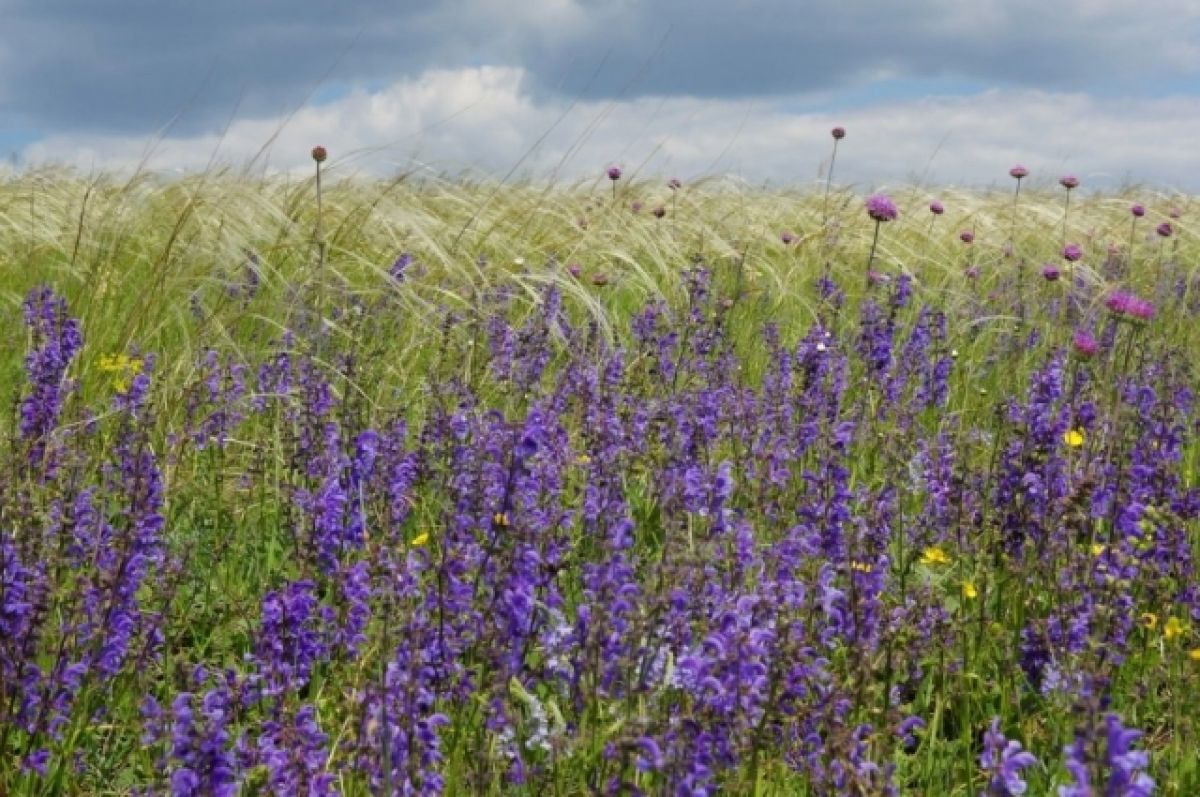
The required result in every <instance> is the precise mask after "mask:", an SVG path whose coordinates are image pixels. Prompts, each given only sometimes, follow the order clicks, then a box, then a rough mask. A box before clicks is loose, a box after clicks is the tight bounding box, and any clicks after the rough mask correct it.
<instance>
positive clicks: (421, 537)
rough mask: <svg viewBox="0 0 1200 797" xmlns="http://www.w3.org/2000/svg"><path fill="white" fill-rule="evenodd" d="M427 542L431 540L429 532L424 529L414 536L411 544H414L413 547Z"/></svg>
mask: <svg viewBox="0 0 1200 797" xmlns="http://www.w3.org/2000/svg"><path fill="white" fill-rule="evenodd" d="M427 542H429V532H428V531H422V532H421V533H420V534H418V535H417V536H415V537H413V538H412V543H411V544H412V545H413V547H416V546H418V545H424V544H425V543H427Z"/></svg>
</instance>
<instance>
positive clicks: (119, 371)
mask: <svg viewBox="0 0 1200 797" xmlns="http://www.w3.org/2000/svg"><path fill="white" fill-rule="evenodd" d="M97 367H98V368H99V369H100V370H101V371H103V372H104V373H106V374H112V375H113V376H112V386H113V389H114V390H116V391H117V392H120V393H123V392H125V391H126V390H128V389H129V384H130V383H131V382H132V381H133V377H134V376H136V375H137V373H138V371H141V370H142V359H141V358H140V357H130V356H129V355H128V354H101V355H100V362H98V363H97Z"/></svg>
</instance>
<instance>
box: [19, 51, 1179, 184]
mask: <svg viewBox="0 0 1200 797" xmlns="http://www.w3.org/2000/svg"><path fill="white" fill-rule="evenodd" d="M805 100H811V98H805V97H791V98H784V99H783V100H781V101H778V102H777V101H764V100H758V101H733V100H710V99H697V98H688V97H667V98H639V99H634V100H628V101H614V102H607V101H594V102H584V103H579V104H577V105H575V106H574V107H569V106H568V104H567V103H566V102H565V101H559V100H554V99H547V100H545V101H541V102H539V101H535V100H534V98H533V95H532V94H531V92H530V91H529V90H528V87H527V75H526V74H525V72H524V71H523V70H522V69H520V68H515V67H480V68H472V69H458V70H430V71H427V72H424V73H423V74H421V75H420V76H418V77H416V78H413V79H407V80H401V81H399V82H396V83H393V84H391V85H389V86H387V87H386V88H384V89H382V90H380V91H377V92H373V93H372V92H367V91H364V90H357V91H354V92H352V93H350V94H349V95H347V96H346V97H343V98H342V99H339V100H337V101H334V102H331V103H328V104H324V105H322V106H320V107H307V108H303V109H301V110H300V111H299V112H297V113H296V114H295V115H294V116H292V117H291V118H290V119H287V120H286V121H285V120H284V119H282V118H269V119H243V120H238V121H236V122H234V123H233V124H232V125H231V126H230V128H229V130H228V132H227V133H226V135H225V136H224V138H222V137H220V136H218V135H215V134H211V135H201V136H194V137H187V138H172V137H167V138H165V139H163V140H161V141H158V142H157V143H155V144H153V150H154V153H153V156H152V157H151V158H150V160H149V166H150V167H151V168H154V169H161V170H172V169H184V170H189V169H200V168H204V167H205V166H206V164H207V163H208V161H209V158H210V157H211V155H212V153H213V152H214V151H217V152H218V160H219V161H220V162H224V163H232V164H234V165H241V164H244V163H246V162H248V161H249V160H250V159H251V158H253V157H254V156H255V155H256V153H258V152H259V150H260V149H261V148H262V147H263V146H264V145H265V144H267V142H268V141H270V140H271V138H272V136H274V135H275V134H276V133H277V132H278V136H277V138H276V139H275V141H274V143H273V144H272V146H271V147H270V153H269V163H270V165H271V166H272V167H273V168H279V169H289V170H290V169H295V170H307V169H309V168H311V162H310V161H309V160H308V152H309V150H310V148H311V147H312V146H313V145H314V144H317V143H320V144H323V145H325V146H326V147H327V148H328V149H329V151H330V153H331V163H330V166H332V167H333V168H334V169H335V170H336V171H340V172H342V173H375V174H382V173H388V172H390V171H393V170H395V169H397V168H404V167H406V166H408V165H410V164H411V163H412V162H414V161H415V162H418V163H422V164H426V165H428V167H429V168H431V169H434V170H436V171H449V172H454V171H458V170H461V169H478V170H483V171H487V172H492V173H504V172H506V171H507V170H508V169H509V168H511V167H512V166H513V165H514V164H516V163H517V162H518V161H519V160H520V159H521V158H523V157H525V156H526V155H527V153H528V152H529V150H530V148H531V147H533V146H534V144H535V142H536V141H537V140H538V139H539V138H540V137H542V136H543V134H546V133H547V131H548V130H551V128H552V127H553V130H552V131H551V132H549V134H548V135H546V138H545V140H544V141H543V142H542V143H541V145H539V146H538V147H537V148H536V149H535V150H534V151H533V152H532V154H529V155H528V157H527V158H526V160H525V162H524V164H523V166H522V171H523V172H524V173H525V174H530V175H532V176H534V177H545V176H549V175H550V174H552V173H554V171H555V169H556V167H557V166H558V165H559V164H560V163H563V162H564V161H565V163H564V168H563V170H562V171H561V172H560V173H559V177H560V178H573V177H578V176H586V177H591V176H595V175H597V174H599V173H600V171H601V170H602V169H603V168H604V167H605V166H607V165H608V164H610V163H613V162H619V163H621V164H622V165H624V166H625V167H626V168H627V169H630V170H632V169H636V168H638V167H643V171H644V172H646V173H653V174H659V175H679V176H681V177H684V178H694V177H696V176H699V175H701V174H709V173H714V172H716V173H730V172H732V173H736V174H739V175H741V176H743V177H746V178H748V179H751V180H755V181H758V180H764V179H769V180H773V181H776V182H785V183H802V182H805V181H810V180H814V179H816V176H817V172H818V168H819V164H821V162H822V161H823V160H824V159H826V158H827V157H828V154H829V147H830V138H829V132H828V131H829V128H830V127H831V126H832V125H834V124H841V125H844V126H845V127H846V128H847V129H848V130H849V135H848V137H847V138H846V139H845V140H844V141H843V142H842V144H841V146H840V148H839V155H838V163H837V174H836V179H837V181H838V182H839V183H843V184H845V183H851V182H853V183H859V184H862V185H863V186H864V187H866V186H869V185H877V184H881V183H887V182H909V181H911V180H913V179H915V178H917V177H920V176H922V174H923V173H925V172H926V167H927V165H928V171H927V173H925V174H924V181H925V182H926V183H929V184H935V185H936V184H980V183H989V182H992V181H996V182H999V183H1002V184H1004V185H1006V186H1007V169H1008V167H1009V166H1010V165H1012V164H1013V163H1015V162H1018V161H1020V162H1022V163H1024V164H1025V165H1026V166H1028V167H1029V168H1030V169H1031V171H1032V173H1033V177H1034V178H1038V177H1041V178H1044V179H1047V180H1051V179H1053V178H1055V177H1057V176H1058V174H1059V173H1061V172H1065V171H1071V172H1074V173H1076V174H1078V175H1079V176H1080V177H1081V178H1082V179H1083V180H1084V184H1085V186H1096V187H1099V186H1102V185H1107V186H1111V185H1115V184H1118V183H1120V182H1121V181H1123V180H1125V179H1132V180H1134V181H1139V182H1149V183H1156V184H1160V185H1162V186H1164V187H1168V188H1180V189H1184V190H1196V189H1200V148H1197V147H1196V146H1195V144H1194V142H1195V141H1197V140H1200V98H1197V97H1191V96H1180V97H1168V98H1160V99H1128V100H1102V99H1097V98H1094V97H1090V96H1088V95H1085V94H1064V93H1053V92H1046V91H1035V90H1021V89H1012V90H996V91H989V92H985V93H982V94H977V95H973V96H967V97H929V98H925V99H918V100H911V101H903V102H884V103H879V104H875V105H871V106H866V107H861V108H857V109H854V110H851V111H847V112H844V113H841V114H839V115H838V116H836V117H835V116H831V115H829V114H825V113H802V112H795V111H789V110H788V109H789V108H796V107H803V106H802V105H801V103H803V102H804V101H805ZM149 145H150V142H148V140H147V139H145V138H135V137H125V136H111V135H110V136H90V135H83V134H64V135H52V136H49V137H47V138H45V139H42V140H40V141H38V142H36V143H34V144H32V145H30V146H29V147H27V148H26V150H25V151H24V153H23V156H24V158H25V159H26V160H27V161H29V162H34V163H44V162H66V163H70V164H73V165H75V166H79V167H81V168H84V169H92V168H131V167H133V166H135V165H136V164H138V163H139V162H140V161H141V159H142V157H143V155H144V153H145V152H146V150H147V147H148V146H149Z"/></svg>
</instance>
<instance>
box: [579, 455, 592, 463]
mask: <svg viewBox="0 0 1200 797" xmlns="http://www.w3.org/2000/svg"><path fill="white" fill-rule="evenodd" d="M591 461H592V458H591V457H589V456H588V455H587V454H580V455H579V456H577V457H575V464H577V465H588V464H591Z"/></svg>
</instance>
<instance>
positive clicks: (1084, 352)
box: [1071, 329, 1100, 359]
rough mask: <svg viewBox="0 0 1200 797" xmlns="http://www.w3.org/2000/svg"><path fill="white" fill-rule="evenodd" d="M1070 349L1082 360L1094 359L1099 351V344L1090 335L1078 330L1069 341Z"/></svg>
mask: <svg viewBox="0 0 1200 797" xmlns="http://www.w3.org/2000/svg"><path fill="white" fill-rule="evenodd" d="M1071 348H1072V349H1074V351H1075V353H1076V354H1078V355H1079V356H1080V357H1083V358H1084V359H1088V358H1091V357H1095V356H1096V354H1097V352H1099V351H1100V344H1099V343H1097V342H1096V339H1095V338H1093V337H1092V335H1091V333H1089V332H1086V331H1084V330H1082V329H1081V330H1078V331H1077V332H1076V333H1075V336H1074V338H1073V339H1072V340H1071Z"/></svg>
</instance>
